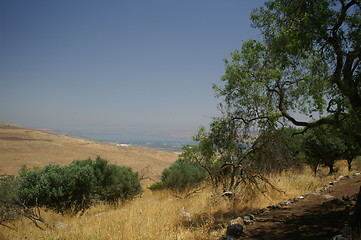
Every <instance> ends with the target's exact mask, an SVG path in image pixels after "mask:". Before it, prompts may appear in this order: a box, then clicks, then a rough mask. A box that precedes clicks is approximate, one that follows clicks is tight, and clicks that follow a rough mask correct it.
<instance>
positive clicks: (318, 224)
mask: <svg viewBox="0 0 361 240" xmlns="http://www.w3.org/2000/svg"><path fill="white" fill-rule="evenodd" d="M360 186H361V176H355V177H352V178H349V179H343V180H342V181H340V182H338V183H335V184H334V185H333V186H332V187H330V188H329V189H328V190H326V191H323V192H320V193H314V194H312V195H309V196H307V197H305V198H304V199H301V200H299V201H297V202H294V203H291V204H288V205H284V206H282V207H280V208H279V209H272V210H270V211H266V212H264V213H262V214H260V215H258V216H257V217H256V221H255V222H254V223H253V224H252V225H250V226H246V227H245V232H244V235H243V238H242V239H257V240H261V239H267V240H268V239H273V240H275V239H280V240H281V239H282V240H283V239H308V240H309V239H315V240H316V239H317V240H322V239H328V240H330V239H331V238H332V237H334V236H336V235H338V234H340V231H341V229H342V228H343V227H344V226H345V225H346V224H347V223H348V221H349V217H350V216H349V214H350V211H351V210H352V209H351V207H352V205H351V206H350V203H352V201H351V200H350V199H353V198H352V196H354V197H355V195H356V194H357V193H358V192H359V189H360ZM331 196H332V197H331ZM353 203H354V202H353Z"/></svg>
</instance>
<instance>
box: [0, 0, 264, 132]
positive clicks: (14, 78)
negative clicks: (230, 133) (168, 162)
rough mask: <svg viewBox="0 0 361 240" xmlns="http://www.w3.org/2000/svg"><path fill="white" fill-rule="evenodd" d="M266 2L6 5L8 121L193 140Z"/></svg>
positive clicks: (1, 71)
mask: <svg viewBox="0 0 361 240" xmlns="http://www.w3.org/2000/svg"><path fill="white" fill-rule="evenodd" d="M263 3H264V0H178V1H175V0H174V1H173V0H152V1H149V0H137V1H124V0H119V1H115V0H106V1H95V0H62V1H49V0H31V1H29V0H1V1H0V121H5V122H10V123H15V124H18V125H22V126H26V127H31V128H42V129H44V128H49V129H55V130H61V131H70V132H71V131H77V132H98V133H128V134H129V133H130V134H132V133H134V134H145V135H167V136H185V135H192V134H194V133H195V131H196V130H197V129H198V128H199V126H200V125H207V124H208V123H209V122H210V120H211V118H212V117H215V116H218V115H220V113H219V110H218V109H217V104H218V103H219V102H220V100H219V99H217V98H215V96H214V91H213V89H212V83H215V84H220V78H221V76H222V75H223V74H224V70H225V67H224V62H223V59H224V58H227V57H228V56H229V54H230V53H231V52H232V51H234V50H236V49H240V47H241V44H242V41H244V40H247V39H250V38H259V37H260V32H259V31H258V30H257V29H253V28H252V27H251V21H250V18H249V15H250V13H251V11H252V9H254V8H256V7H260V6H262V5H263Z"/></svg>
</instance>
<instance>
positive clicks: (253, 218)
mask: <svg viewBox="0 0 361 240" xmlns="http://www.w3.org/2000/svg"><path fill="white" fill-rule="evenodd" d="M245 217H249V218H250V219H251V220H253V221H254V220H255V219H256V217H255V216H254V215H253V214H246V215H245Z"/></svg>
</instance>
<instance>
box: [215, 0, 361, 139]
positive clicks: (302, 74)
mask: <svg viewBox="0 0 361 240" xmlns="http://www.w3.org/2000/svg"><path fill="white" fill-rule="evenodd" d="M360 5H361V3H360V1H359V0H319V1H314V0H293V1H290V0H273V1H267V2H266V3H265V5H264V6H263V7H260V8H258V9H256V10H254V11H253V13H252V15H251V19H252V21H253V26H254V27H256V28H259V29H260V30H261V32H262V38H261V39H260V40H248V41H245V42H244V43H243V45H242V48H241V49H240V50H239V51H234V52H232V54H231V57H230V59H226V60H225V66H226V72H225V74H224V75H223V77H222V81H223V84H221V85H219V86H214V89H215V90H216V92H217V94H218V96H221V97H223V98H224V101H225V103H224V104H222V106H223V110H224V112H225V113H226V115H227V116H228V117H229V118H231V119H233V120H234V121H238V122H240V123H241V125H242V126H241V127H242V128H244V129H249V128H251V127H256V128H257V129H266V128H277V127H279V126H281V124H284V123H286V124H293V125H296V126H300V127H305V128H306V129H308V128H313V127H317V126H320V125H323V124H332V125H336V126H337V125H339V124H340V123H342V122H343V121H346V120H347V119H349V120H351V121H349V123H350V124H352V125H353V129H354V134H355V137H356V138H357V139H358V141H360V139H361V130H360V129H361V125H360V124H361V95H360V94H361V84H360V82H361V80H360V78H361V77H360V71H361V64H360V56H361V47H360V46H361V29H360V26H361V6H360ZM296 113H301V114H303V115H304V116H308V117H309V120H305V119H306V118H305V117H302V118H301V117H300V115H299V114H296ZM326 116H327V117H326Z"/></svg>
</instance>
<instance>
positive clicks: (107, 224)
mask: <svg viewBox="0 0 361 240" xmlns="http://www.w3.org/2000/svg"><path fill="white" fill-rule="evenodd" d="M3 130H4V129H2V131H0V133H1V134H0V139H1V138H2V137H4V136H9V135H6V134H9V132H11V131H3ZM15 130H16V129H13V130H12V133H13V134H18V135H14V136H17V137H23V138H25V136H26V138H29V139H30V138H35V136H36V137H37V138H38V139H49V140H52V141H34V140H32V141H30V143H28V144H26V142H25V140H23V141H14V142H11V141H9V140H0V149H1V153H2V154H1V155H2V156H1V158H0V166H1V169H5V170H6V172H7V173H16V171H17V170H18V169H17V168H19V167H20V166H21V165H22V164H27V165H29V166H43V165H45V164H48V163H59V164H67V163H69V162H71V161H72V160H73V159H84V158H87V157H94V156H96V155H98V154H100V155H101V156H102V157H104V158H106V159H108V160H110V162H112V163H117V164H122V165H127V166H132V167H134V169H136V170H138V169H141V168H142V167H144V166H146V165H148V164H154V166H152V167H153V176H154V177H156V176H159V174H160V172H161V170H163V168H165V167H167V166H169V164H170V163H171V162H172V161H174V160H175V159H176V156H174V155H173V154H174V153H167V152H161V151H154V150H150V149H143V148H129V149H122V148H117V147H115V146H112V145H108V144H99V143H95V142H89V141H85V140H81V139H72V138H69V137H64V136H56V135H52V134H48V133H44V132H39V131H35V130H30V129H18V130H16V131H15ZM6 142H7V143H6ZM32 151H34V152H37V154H38V155H36V154H35V153H34V152H32ZM7 152H8V153H7ZM3 153H4V154H3ZM15 153H18V155H16V154H15ZM4 155H5V156H7V157H4ZM53 155H56V156H53ZM148 157H149V159H148ZM143 161H144V162H143ZM157 161H159V162H157ZM11 164H13V165H14V166H11V167H10V166H9V165H11ZM336 165H337V167H338V168H339V171H338V173H337V174H336V175H332V176H326V175H325V174H323V173H321V174H320V175H319V176H314V175H313V174H312V173H311V171H310V170H309V169H307V168H305V169H304V170H303V171H302V172H292V171H288V172H283V173H281V174H277V175H271V176H269V179H270V182H271V183H272V184H274V185H275V186H276V187H277V188H278V189H280V190H283V191H284V193H280V192H277V191H275V190H272V189H269V188H268V187H266V186H264V190H268V192H267V193H266V194H265V195H262V194H261V193H260V192H259V191H253V189H250V188H249V187H247V186H242V187H241V188H240V190H239V191H240V192H239V194H238V196H239V197H238V198H237V199H236V201H232V202H230V201H228V200H227V199H224V198H219V197H217V196H215V195H214V193H213V191H212V190H211V189H210V188H209V187H206V188H205V189H203V190H202V191H201V192H199V193H197V194H193V195H191V196H190V197H187V198H185V197H183V198H182V197H181V196H175V195H174V193H172V192H170V191H167V190H162V191H156V192H152V191H150V190H147V189H144V192H143V194H142V195H141V196H139V197H137V198H136V199H134V200H132V201H129V202H125V203H123V204H120V205H118V206H117V207H114V206H112V205H97V206H94V207H92V208H90V209H89V210H87V211H86V212H85V213H84V214H83V215H79V216H70V215H61V214H57V213H54V212H51V211H45V210H44V209H41V215H42V217H43V218H44V220H45V223H46V224H47V226H44V225H41V226H42V227H44V230H40V229H38V228H37V227H35V226H34V225H33V224H32V223H31V222H30V221H28V220H27V219H23V220H19V221H16V222H13V223H12V224H13V225H11V226H12V227H13V228H16V229H17V232H16V231H14V230H11V229H7V228H5V227H2V226H0V240H4V239H6V240H15V239H44V240H45V239H46V240H55V239H56V240H79V239H82V240H85V239H87V240H112V239H114V240H115V239H125V240H127V239H129V240H130V239H132V240H134V239H137V240H143V239H144V240H145V239H147V240H156V239H185V240H186V239H190V240H192V239H197V240H199V239H210V240H212V239H219V238H220V237H221V236H222V235H223V234H224V233H225V227H224V226H225V224H226V223H227V222H229V221H230V220H231V219H233V218H236V217H237V216H240V215H241V214H242V213H244V212H249V211H251V210H254V209H260V208H263V207H266V206H269V205H273V204H275V203H278V202H281V201H285V200H287V199H289V198H292V197H295V196H298V195H302V194H305V193H309V192H312V191H315V190H316V189H319V188H321V187H322V186H324V185H325V184H326V183H328V182H329V181H331V180H333V179H335V178H337V177H338V175H346V174H348V171H347V164H346V162H345V161H339V162H337V164H336ZM355 168H359V166H357V164H355ZM357 170H360V169H357ZM4 172H5V171H4ZM326 172H327V171H326V169H325V173H326ZM182 209H184V210H185V211H186V212H188V213H189V214H190V216H189V217H186V218H184V217H182V216H181V215H180V212H181V211H182Z"/></svg>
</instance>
